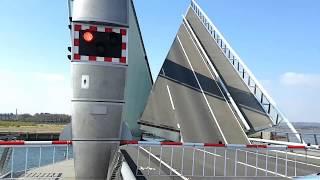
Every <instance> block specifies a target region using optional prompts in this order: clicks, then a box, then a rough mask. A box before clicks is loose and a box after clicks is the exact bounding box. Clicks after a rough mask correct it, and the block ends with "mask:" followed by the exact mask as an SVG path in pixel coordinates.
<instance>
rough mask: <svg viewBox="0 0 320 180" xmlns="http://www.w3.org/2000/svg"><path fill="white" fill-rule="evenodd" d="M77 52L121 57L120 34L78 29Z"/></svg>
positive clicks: (87, 54) (88, 54)
mask: <svg viewBox="0 0 320 180" xmlns="http://www.w3.org/2000/svg"><path fill="white" fill-rule="evenodd" d="M79 33H80V34H79V37H80V38H79V40H80V41H79V43H80V44H79V54H81V55H86V56H100V57H114V58H121V52H122V49H121V47H122V46H121V45H122V36H121V34H120V33H115V32H98V31H90V30H80V32H79Z"/></svg>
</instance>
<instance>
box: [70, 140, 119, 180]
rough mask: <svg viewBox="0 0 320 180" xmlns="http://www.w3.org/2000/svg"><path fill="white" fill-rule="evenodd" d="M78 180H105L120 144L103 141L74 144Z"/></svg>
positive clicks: (77, 142) (76, 142)
mask: <svg viewBox="0 0 320 180" xmlns="http://www.w3.org/2000/svg"><path fill="white" fill-rule="evenodd" d="M73 146H74V147H73V152H74V157H75V158H74V167H75V174H76V179H92V180H98V179H105V178H106V177H107V174H108V169H109V164H110V162H111V161H112V158H113V155H114V153H115V152H116V151H117V148H118V146H119V144H117V143H114V144H112V143H110V142H105V143H104V142H101V141H97V142H94V141H87V142H83V141H75V142H73Z"/></svg>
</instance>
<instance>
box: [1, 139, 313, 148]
mask: <svg viewBox="0 0 320 180" xmlns="http://www.w3.org/2000/svg"><path fill="white" fill-rule="evenodd" d="M119 142H120V145H134V146H138V145H141V146H185V147H220V148H234V149H244V148H253V149H254V148H255V149H308V148H310V147H309V146H306V145H264V144H214V143H182V142H169V141H164V142H157V141H154V142H150V141H132V140H122V141H119ZM113 143H114V142H113ZM70 144H72V141H0V146H1V145H6V146H8V145H12V146H14V145H70Z"/></svg>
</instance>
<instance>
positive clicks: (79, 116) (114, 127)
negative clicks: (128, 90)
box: [72, 102, 123, 140]
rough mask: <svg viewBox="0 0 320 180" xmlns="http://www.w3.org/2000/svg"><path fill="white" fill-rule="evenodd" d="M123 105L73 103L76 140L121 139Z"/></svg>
mask: <svg viewBox="0 0 320 180" xmlns="http://www.w3.org/2000/svg"><path fill="white" fill-rule="evenodd" d="M122 106H123V103H107V102H73V103H72V138H73V139H74V140H106V139H107V140H108V139H119V138H120V129H121V114H122Z"/></svg>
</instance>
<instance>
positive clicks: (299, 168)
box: [121, 141, 320, 179]
mask: <svg viewBox="0 0 320 180" xmlns="http://www.w3.org/2000/svg"><path fill="white" fill-rule="evenodd" d="M124 144H125V145H124V146H122V147H121V149H124V150H125V151H127V152H129V153H131V154H130V156H131V157H132V160H133V161H134V162H135V164H136V169H135V170H134V173H135V175H136V176H146V177H148V176H172V177H180V178H182V179H188V178H189V177H209V178H210V177H283V178H291V177H298V176H306V175H310V174H315V173H318V171H319V168H320V164H313V162H311V161H310V162H308V161H307V159H308V158H307V154H308V147H307V146H304V145H294V146H293V145H288V146H287V145H280V146H279V145H272V146H268V145H239V144H228V145H225V144H209V143H179V142H178V143H176V142H162V143H160V142H152V143H150V142H136V141H128V142H126V143H124ZM293 151H294V152H293ZM299 152H300V153H299ZM295 153H299V154H295Z"/></svg>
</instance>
